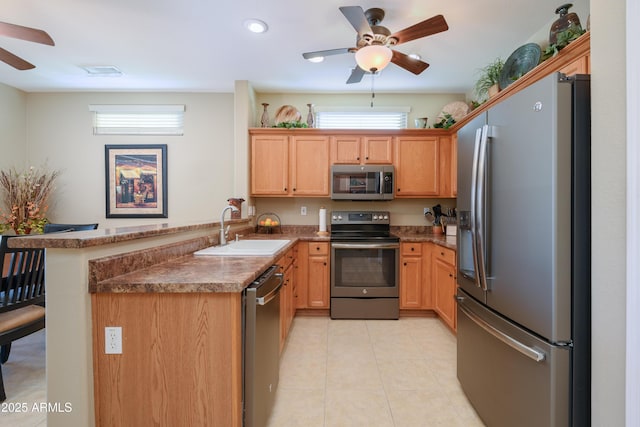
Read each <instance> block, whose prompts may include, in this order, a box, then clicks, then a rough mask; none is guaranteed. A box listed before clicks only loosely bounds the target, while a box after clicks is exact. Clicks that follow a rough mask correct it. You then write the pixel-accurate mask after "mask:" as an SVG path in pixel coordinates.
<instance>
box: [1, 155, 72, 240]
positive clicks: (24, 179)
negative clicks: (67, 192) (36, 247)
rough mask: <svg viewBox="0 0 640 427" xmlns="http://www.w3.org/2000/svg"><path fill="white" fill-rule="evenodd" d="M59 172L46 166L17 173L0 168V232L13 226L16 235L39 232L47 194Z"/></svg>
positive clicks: (47, 198) (43, 216)
mask: <svg viewBox="0 0 640 427" xmlns="http://www.w3.org/2000/svg"><path fill="white" fill-rule="evenodd" d="M59 174H60V172H59V171H49V170H48V169H47V168H46V166H42V167H39V168H34V167H33V166H31V167H30V168H29V169H27V170H26V171H21V172H19V171H18V170H16V169H15V168H12V169H9V170H8V171H4V170H3V171H0V191H2V199H1V201H2V205H3V206H2V208H0V233H4V232H5V231H7V230H10V229H13V230H14V231H15V233H16V234H29V233H31V232H37V233H42V229H43V228H44V225H45V224H46V223H47V218H46V213H47V210H48V209H49V205H48V202H49V196H51V192H52V191H53V189H54V182H55V180H56V178H57V177H58V175H59Z"/></svg>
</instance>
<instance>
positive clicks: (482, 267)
mask: <svg viewBox="0 0 640 427" xmlns="http://www.w3.org/2000/svg"><path fill="white" fill-rule="evenodd" d="M488 140H489V125H484V126H482V136H481V138H480V147H479V149H478V158H477V172H476V173H477V177H476V185H475V196H476V197H475V201H474V205H475V213H474V218H475V223H474V224H473V227H475V233H474V234H475V239H476V247H475V249H476V252H477V268H478V270H477V271H478V279H479V281H480V287H481V288H482V290H484V291H487V290H489V288H488V286H487V271H486V265H487V264H486V254H485V236H484V230H485V224H486V218H485V212H486V206H485V201H486V194H485V190H486V181H485V177H486V173H487V171H486V166H487V145H488ZM474 157H475V153H474Z"/></svg>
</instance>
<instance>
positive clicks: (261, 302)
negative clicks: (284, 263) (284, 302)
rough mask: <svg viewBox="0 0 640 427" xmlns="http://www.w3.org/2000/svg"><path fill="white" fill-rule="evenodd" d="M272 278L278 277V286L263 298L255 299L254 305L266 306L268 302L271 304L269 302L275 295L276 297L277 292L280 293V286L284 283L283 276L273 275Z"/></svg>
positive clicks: (280, 274) (279, 274)
mask: <svg viewBox="0 0 640 427" xmlns="http://www.w3.org/2000/svg"><path fill="white" fill-rule="evenodd" d="M274 276H275V277H278V278H279V279H280V283H279V284H278V286H276V287H275V288H273V289H272V290H271V292H269V293H268V294H266V295H265V296H263V297H258V298H256V303H257V304H258V305H267V304H269V302H271V300H273V299H274V298H275V297H276V295H278V292H279V291H280V288H281V287H282V284H283V283H284V281H283V280H282V277H283V276H284V275H283V274H282V273H275V274H274Z"/></svg>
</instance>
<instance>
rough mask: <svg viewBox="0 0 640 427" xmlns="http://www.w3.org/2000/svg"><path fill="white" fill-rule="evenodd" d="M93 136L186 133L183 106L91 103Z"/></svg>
mask: <svg viewBox="0 0 640 427" xmlns="http://www.w3.org/2000/svg"><path fill="white" fill-rule="evenodd" d="M89 110H90V111H93V112H94V117H93V133H94V135H183V134H184V111H185V107H184V105H89Z"/></svg>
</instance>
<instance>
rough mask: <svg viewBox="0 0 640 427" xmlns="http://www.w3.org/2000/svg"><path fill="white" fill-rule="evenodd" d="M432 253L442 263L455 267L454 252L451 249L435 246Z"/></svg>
mask: <svg viewBox="0 0 640 427" xmlns="http://www.w3.org/2000/svg"><path fill="white" fill-rule="evenodd" d="M433 253H434V254H435V256H436V258H438V259H441V260H442V261H443V262H446V263H447V264H450V265H456V251H454V250H453V249H448V248H445V247H442V246H437V245H436V247H435V248H434V249H433Z"/></svg>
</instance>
